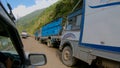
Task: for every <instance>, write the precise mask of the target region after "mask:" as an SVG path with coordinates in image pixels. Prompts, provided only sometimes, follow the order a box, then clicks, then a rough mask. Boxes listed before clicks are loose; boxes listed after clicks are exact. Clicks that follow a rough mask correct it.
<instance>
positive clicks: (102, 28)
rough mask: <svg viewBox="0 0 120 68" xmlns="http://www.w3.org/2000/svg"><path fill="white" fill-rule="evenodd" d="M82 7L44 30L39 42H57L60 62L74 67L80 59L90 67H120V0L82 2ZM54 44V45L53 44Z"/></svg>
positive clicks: (45, 26) (88, 0)
mask: <svg viewBox="0 0 120 68" xmlns="http://www.w3.org/2000/svg"><path fill="white" fill-rule="evenodd" d="M81 3H82V8H80V9H78V10H76V11H74V12H72V13H70V14H69V15H68V16H67V24H66V25H65V28H64V29H63V26H62V25H61V23H62V20H63V18H58V19H56V20H54V21H52V22H50V23H48V24H46V25H44V26H43V27H42V28H41V31H40V34H41V35H40V40H42V41H46V42H47V40H48V39H49V40H50V41H51V42H49V43H50V44H51V43H54V42H57V41H54V39H55V40H59V44H56V46H58V47H59V50H60V52H61V60H62V62H63V64H65V65H67V66H73V65H75V64H76V63H77V60H78V59H79V60H81V61H84V62H85V63H87V64H88V65H90V67H91V68H120V36H119V35H120V30H119V29H120V23H119V22H120V1H119V0H81V2H80V4H81ZM51 45H52V44H51Z"/></svg>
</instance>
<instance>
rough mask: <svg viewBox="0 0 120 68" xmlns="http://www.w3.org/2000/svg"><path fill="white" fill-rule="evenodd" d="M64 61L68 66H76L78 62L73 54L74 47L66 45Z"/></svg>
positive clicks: (63, 54) (62, 58) (63, 55)
mask: <svg viewBox="0 0 120 68" xmlns="http://www.w3.org/2000/svg"><path fill="white" fill-rule="evenodd" d="M61 60H62V63H63V64H65V65H66V66H69V67H71V66H74V65H75V64H76V62H77V60H76V58H74V57H73V56H72V49H71V48H70V47H69V46H66V47H64V49H63V51H62V56H61Z"/></svg>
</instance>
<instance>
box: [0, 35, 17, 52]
mask: <svg viewBox="0 0 120 68" xmlns="http://www.w3.org/2000/svg"><path fill="white" fill-rule="evenodd" d="M0 51H2V52H9V53H12V54H17V52H16V50H15V48H14V46H13V44H12V42H11V40H10V38H9V37H4V36H0Z"/></svg>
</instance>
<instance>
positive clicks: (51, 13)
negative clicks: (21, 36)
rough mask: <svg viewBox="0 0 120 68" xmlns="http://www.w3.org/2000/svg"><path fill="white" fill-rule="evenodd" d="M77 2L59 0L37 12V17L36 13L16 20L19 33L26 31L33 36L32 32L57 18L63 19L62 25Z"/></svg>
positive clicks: (73, 0) (74, 0)
mask: <svg viewBox="0 0 120 68" xmlns="http://www.w3.org/2000/svg"><path fill="white" fill-rule="evenodd" d="M78 1H79V0H59V1H58V2H56V3H55V4H53V5H51V6H50V7H48V8H45V9H42V10H41V11H37V13H38V14H37V15H36V12H33V13H31V14H29V15H27V16H25V17H24V18H22V19H20V20H18V23H17V26H18V29H19V31H20V32H21V31H22V30H26V31H27V32H28V33H30V34H34V32H35V31H36V30H38V29H40V28H41V27H42V26H43V25H45V24H47V23H49V22H50V21H52V20H54V19H56V18H59V17H63V18H64V23H63V25H64V24H65V21H66V17H67V15H68V14H69V13H71V11H72V9H73V7H74V6H75V5H76V4H77V2H78Z"/></svg>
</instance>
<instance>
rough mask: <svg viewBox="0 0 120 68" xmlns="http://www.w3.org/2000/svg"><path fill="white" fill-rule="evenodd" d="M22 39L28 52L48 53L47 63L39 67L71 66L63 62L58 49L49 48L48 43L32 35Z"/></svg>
mask: <svg viewBox="0 0 120 68" xmlns="http://www.w3.org/2000/svg"><path fill="white" fill-rule="evenodd" d="M22 41H23V44H24V49H25V51H26V52H30V53H34V52H36V53H43V54H46V56H47V64H46V65H44V66H40V67H37V68H70V67H67V66H65V65H64V64H62V63H61V61H60V59H59V55H58V49H56V48H49V47H47V46H46V45H43V44H40V43H39V42H37V41H36V40H34V38H31V37H29V38H27V39H23V40H22Z"/></svg>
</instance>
